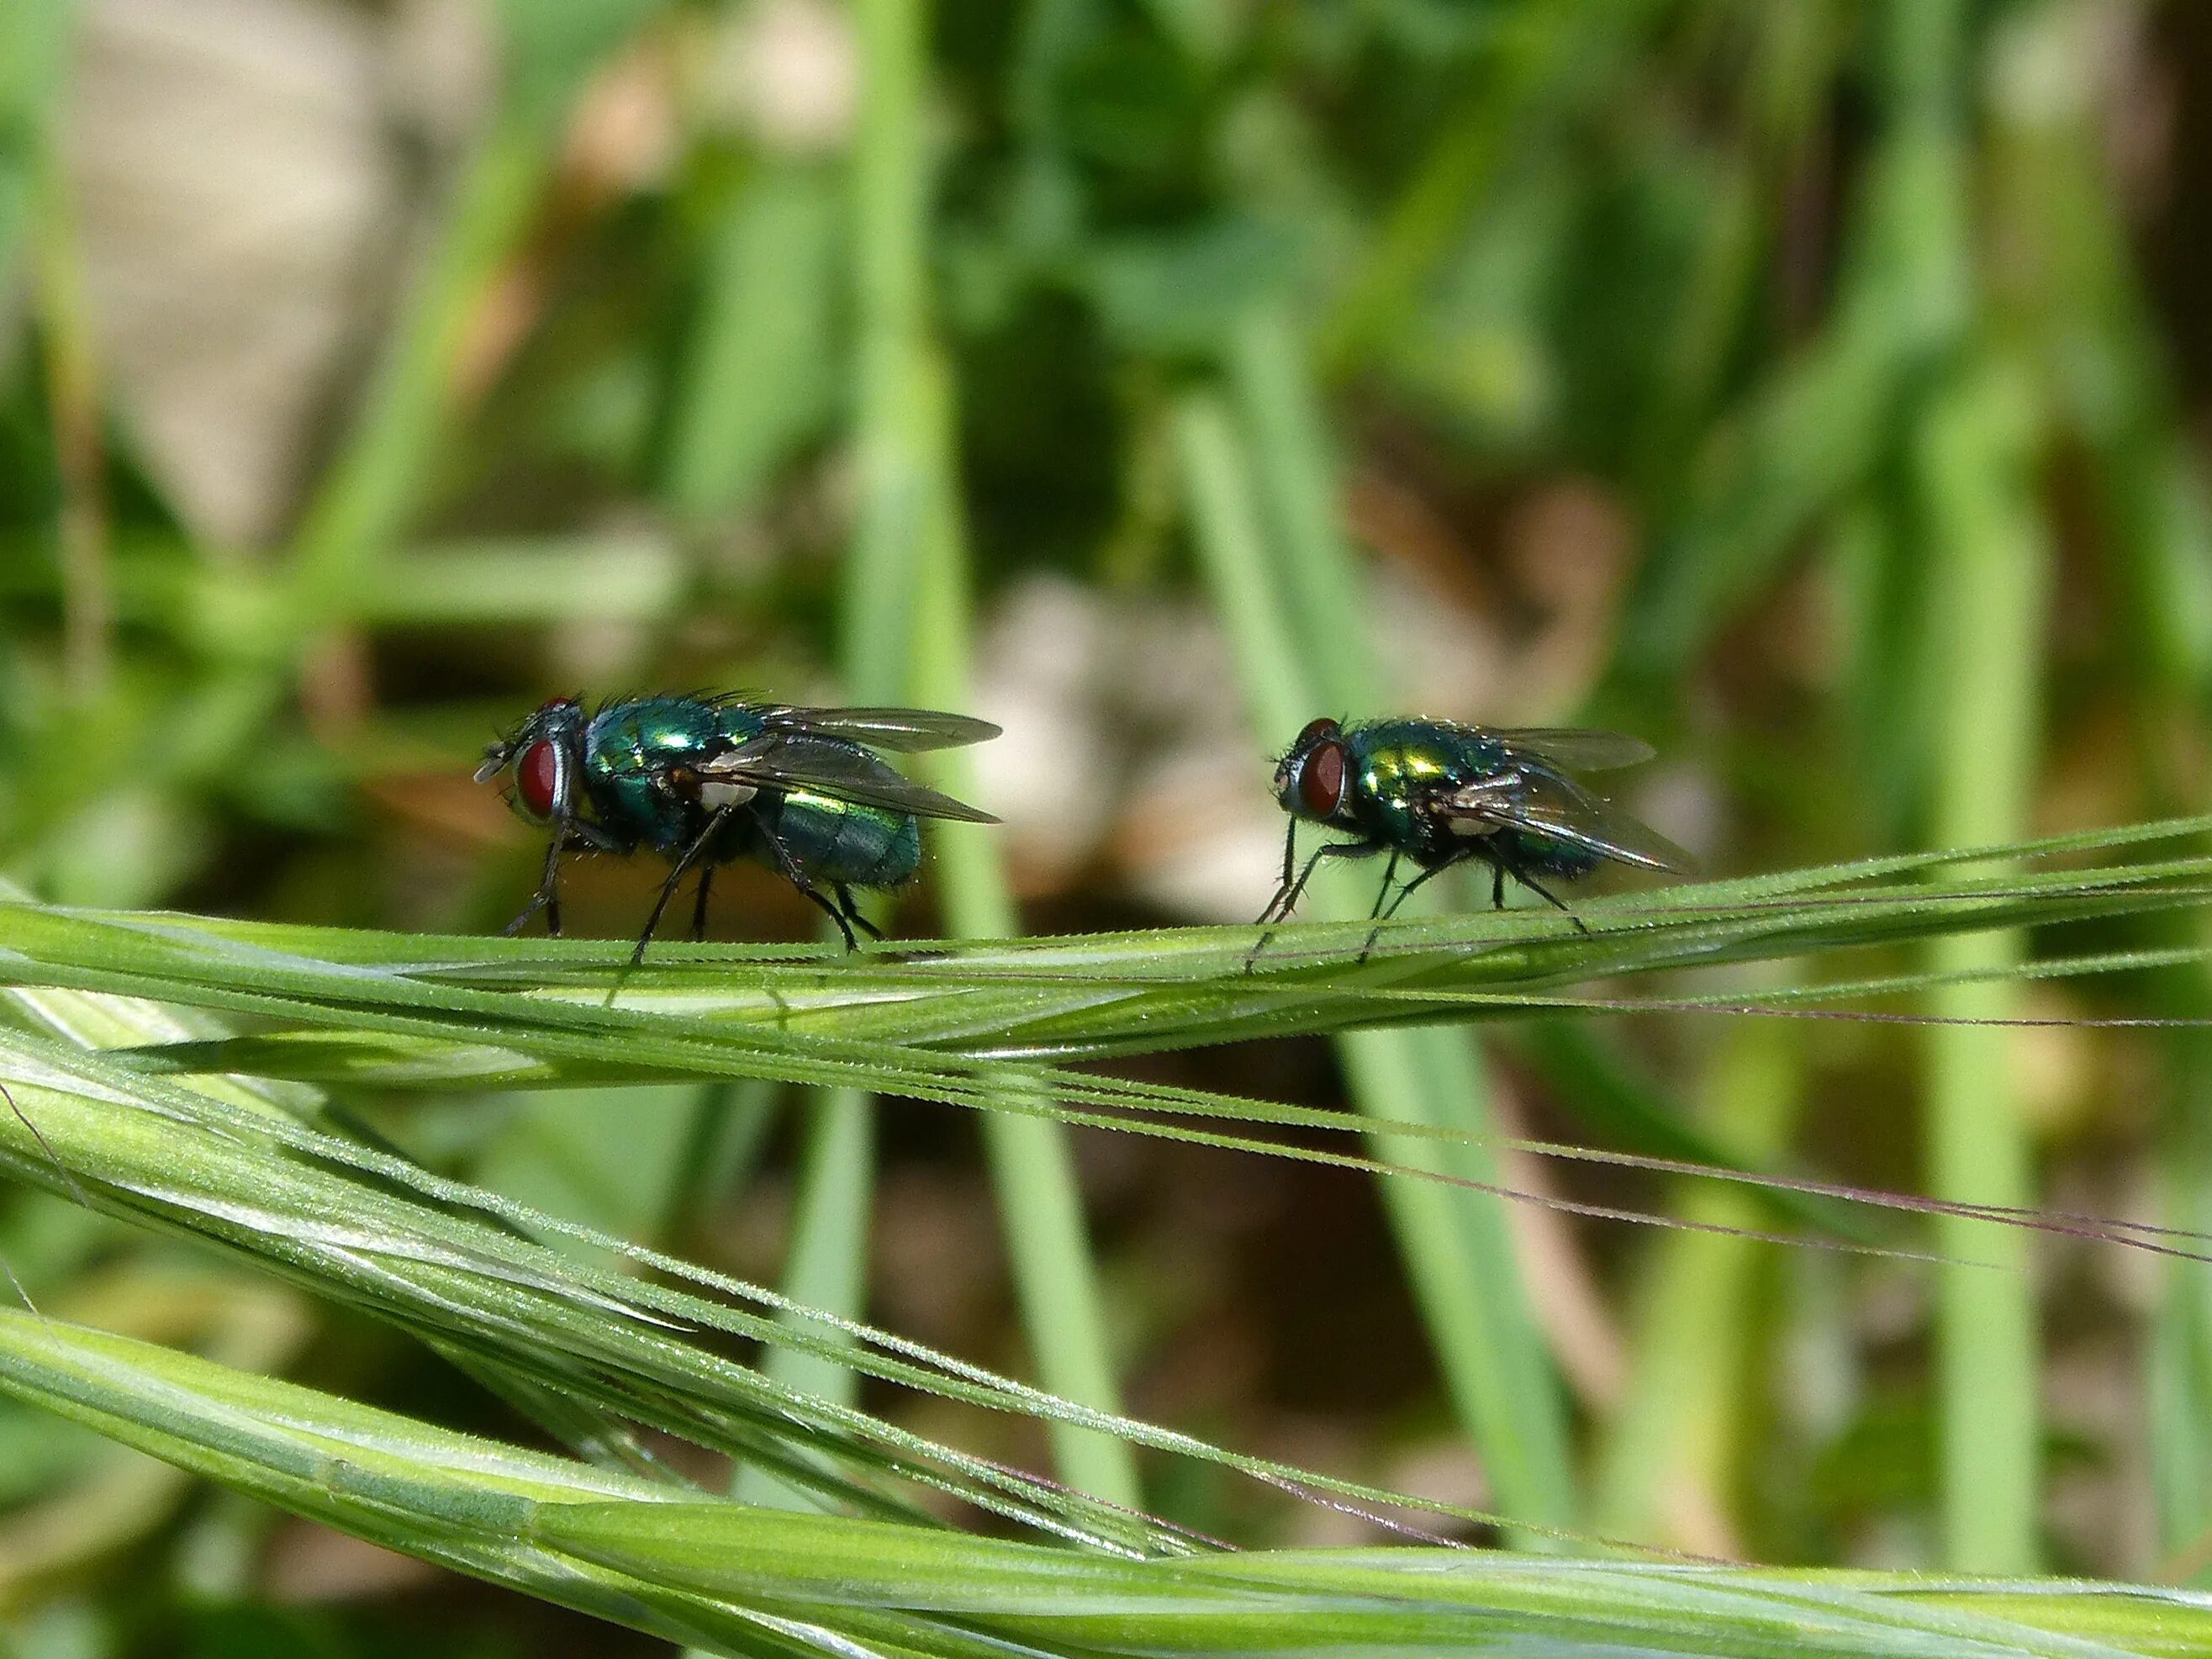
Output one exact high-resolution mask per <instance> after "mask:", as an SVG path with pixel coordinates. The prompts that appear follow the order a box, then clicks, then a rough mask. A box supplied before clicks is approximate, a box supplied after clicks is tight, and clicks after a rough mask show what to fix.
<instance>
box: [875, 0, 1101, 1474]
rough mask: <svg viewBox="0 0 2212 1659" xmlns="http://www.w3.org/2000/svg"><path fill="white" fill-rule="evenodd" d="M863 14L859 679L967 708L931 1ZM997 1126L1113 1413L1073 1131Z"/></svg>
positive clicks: (1067, 1321) (1043, 1309)
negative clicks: (932, 233) (940, 311)
mask: <svg viewBox="0 0 2212 1659" xmlns="http://www.w3.org/2000/svg"><path fill="white" fill-rule="evenodd" d="M855 17H856V20H857V22H858V25H859V30H860V58H861V65H862V74H863V107H862V115H861V120H860V146H859V149H858V152H857V154H856V156H855V159H854V205H855V211H856V214H857V222H856V231H855V252H856V258H857V266H858V272H859V305H860V329H861V341H860V351H861V362H860V397H861V414H860V435H859V443H860V467H861V477H862V491H863V499H862V505H861V511H860V523H859V525H858V526H857V528H856V532H855V536H854V548H853V556H852V562H851V565H850V567H849V568H848V574H847V578H846V581H847V592H846V601H845V602H846V636H845V643H846V647H847V665H846V667H847V678H848V684H850V685H851V686H852V687H853V688H854V691H855V694H856V695H859V696H862V697H863V699H864V700H866V701H875V702H896V701H899V700H902V699H911V700H913V701H915V702H921V703H925V704H929V705H933V706H938V707H944V708H959V707H961V706H962V705H963V703H964V702H966V699H967V694H968V678H969V660H968V659H969V646H968V638H969V616H968V609H969V599H968V594H967V556H966V550H965V542H966V526H965V522H964V517H963V513H962V512H961V509H960V501H959V477H958V467H957V462H956V460H955V457H954V443H955V439H954V433H953V422H952V410H951V389H950V386H949V384H948V381H947V378H946V374H945V367H944V364H943V362H942V361H941V359H940V358H939V356H938V354H937V351H936V349H935V347H934V345H933V325H932V320H931V316H930V304H929V267H928V263H927V260H928V248H927V238H928V219H929V215H928V187H929V186H928V169H927V165H926V162H927V155H928V149H929V137H928V134H927V129H926V126H925V124H924V121H923V110H922V91H923V85H924V81H925V77H926V75H927V61H928V49H927V33H928V22H929V17H930V8H929V7H928V6H927V4H924V3H921V0H863V3H861V4H860V6H859V7H858V8H857V9H856V12H855ZM936 769H937V775H938V776H939V778H940V780H941V781H944V782H945V783H946V784H947V785H948V787H954V788H956V789H957V788H958V787H963V786H962V772H963V765H962V763H961V761H960V759H959V757H957V756H944V757H939V759H938V761H937V763H936ZM933 836H934V838H935V841H936V844H937V846H938V848H939V884H940V887H941V890H942V894H943V903H944V913H945V920H946V922H947V924H948V931H950V932H951V933H954V934H956V935H957V936H961V937H966V938H994V939H998V938H1008V937H1012V935H1013V934H1014V933H1018V931H1019V927H1018V923H1019V918H1018V915H1017V914H1016V911H1015V908H1014V905H1013V902H1012V897H1011V896H1010V895H1009V893H1008V890H1007V887H1006V874H1005V870H1004V866H1003V865H1002V864H1001V863H1000V857H999V854H998V851H997V844H996V842H993V841H990V840H988V839H987V838H986V837H985V836H983V835H981V833H980V832H979V831H977V830H975V829H970V828H966V827H963V826H957V825H939V826H933ZM982 1134H983V1142H984V1150H985V1154H986V1157H987V1160H988V1162H989V1164H990V1168H991V1174H992V1182H993V1188H994V1193H995V1194H996V1196H997V1201H998V1208H999V1214H1000V1224H1001V1225H1002V1227H1003V1228H1004V1230H1005V1233H1006V1247H1007V1256H1008V1261H1009V1262H1010V1265H1011V1267H1012V1273H1013V1279H1014V1286H1015V1291H1016V1295H1017V1298H1018V1302H1019V1304H1020V1307H1021V1312H1022V1319H1023V1323H1024V1328H1025V1330H1026V1332H1027V1334H1028V1336H1029V1340H1030V1349H1031V1351H1032V1352H1033V1354H1034V1355H1035V1358H1036V1364H1037V1369H1038V1372H1039V1375H1040V1376H1042V1378H1043V1380H1044V1383H1045V1385H1046V1387H1047V1388H1048V1389H1050V1390H1051V1391H1053V1392H1054V1393H1055V1394H1058V1395H1062V1396H1063V1397H1066V1398H1068V1399H1073V1400H1075V1401H1080V1402H1081V1403H1083V1404H1085V1405H1087V1406H1091V1407H1097V1408H1098V1409H1102V1410H1109V1411H1110V1410H1113V1409H1115V1402H1116V1401H1117V1400H1118V1399H1119V1389H1118V1388H1117V1387H1116V1385H1115V1379H1114V1371H1113V1366H1112V1364H1111V1361H1110V1359H1109V1345H1108V1341H1107V1338H1106V1331H1105V1316H1104V1310H1103V1304H1102V1301H1101V1298H1100V1296H1099V1292H1098V1288H1097V1270H1096V1267H1095V1266H1094V1264H1093V1262H1092V1261H1091V1248H1090V1243H1089V1239H1088V1237H1086V1235H1085V1229H1084V1224H1083V1213H1082V1203H1081V1197H1080V1194H1079V1190H1078V1188H1077V1185H1076V1181H1075V1171H1074V1164H1073V1158H1072V1157H1071V1155H1070V1153H1069V1150H1068V1146H1067V1141H1066V1129H1065V1128H1064V1127H1062V1126H1061V1125H1060V1124H1058V1123H1056V1122H1053V1121H1048V1120H1047V1119H1045V1118H1042V1117H1038V1116H1026V1117H1024V1116H1019V1115H1011V1114H1007V1113H1000V1112H993V1113H989V1114H987V1115H986V1117H985V1119H984V1123H983V1129H982ZM1052 1440H1053V1446H1054V1458H1055V1462H1056V1463H1057V1465H1058V1467H1059V1468H1060V1472H1061V1474H1062V1476H1063V1477H1064V1478H1065V1479H1066V1480H1068V1481H1069V1482H1070V1483H1071V1484H1073V1485H1075V1486H1079V1487H1081V1488H1082V1489H1084V1490H1085V1491H1088V1492H1093V1493H1095V1494H1097V1495H1098V1496H1101V1497H1104V1498H1108V1499H1109V1501H1111V1502H1115V1503H1121V1504H1129V1505H1134V1504H1136V1503H1137V1502H1138V1501H1139V1483H1138V1479H1137V1470H1136V1463H1135V1460H1134V1458H1133V1456H1132V1455H1130V1452H1129V1449H1128V1448H1127V1446H1126V1445H1124V1444H1122V1443H1120V1442H1118V1441H1115V1440H1113V1439H1111V1438H1110V1437H1103V1436H1099V1435H1097V1434H1093V1433H1090V1432H1088V1431H1081V1430H1076V1429H1072V1428H1069V1427H1068V1426H1066V1425H1053V1429H1052Z"/></svg>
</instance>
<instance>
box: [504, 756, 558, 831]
mask: <svg viewBox="0 0 2212 1659" xmlns="http://www.w3.org/2000/svg"><path fill="white" fill-rule="evenodd" d="M514 788H515V794H516V797H517V799H520V802H521V804H522V810H523V811H524V812H526V813H527V814H528V815H529V817H531V818H532V819H533V820H534V821H535V822H537V823H550V822H551V821H552V817H553V807H554V804H555V801H556V799H558V797H559V794H560V791H561V757H560V756H559V755H558V754H557V753H556V752H555V750H554V748H553V745H552V744H551V743H550V741H548V740H547V739H545V738H539V739H538V741H537V742H536V743H533V744H531V745H530V747H529V748H527V749H526V750H523V751H522V758H521V759H520V760H519V761H517V762H516V763H514Z"/></svg>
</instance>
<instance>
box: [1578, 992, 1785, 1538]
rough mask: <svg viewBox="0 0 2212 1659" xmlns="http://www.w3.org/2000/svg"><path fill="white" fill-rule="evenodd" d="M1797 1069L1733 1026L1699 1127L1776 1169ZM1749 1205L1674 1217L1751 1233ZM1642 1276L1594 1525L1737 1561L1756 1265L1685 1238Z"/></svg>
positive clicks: (1659, 1252) (1689, 1200) (1705, 1198)
mask: <svg viewBox="0 0 2212 1659" xmlns="http://www.w3.org/2000/svg"><path fill="white" fill-rule="evenodd" d="M1800 1070H1801V1064H1800V1057H1799V1054H1798V1051H1797V1050H1796V1048H1795V1047H1794V1045H1793V1043H1792V1042H1791V1039H1790V1036H1789V1034H1788V1033H1786V1032H1783V1031H1780V1030H1777V1029H1776V1028H1774V1027H1772V1026H1769V1025H1760V1024H1744V1025H1739V1026H1736V1027H1734V1028H1732V1029H1731V1030H1729V1031H1728V1032H1727V1033H1725V1034H1724V1035H1723V1036H1722V1037H1721V1039H1720V1047H1719V1050H1718V1052H1717V1054H1715V1055H1714V1057H1713V1059H1712V1060H1711V1065H1710V1067H1709V1072H1708V1082H1707V1085H1706V1091H1705V1112H1704V1114H1703V1115H1704V1116H1705V1118H1706V1119H1707V1120H1708V1121H1709V1123H1710V1127H1711V1130H1712V1131H1713V1133H1717V1134H1719V1135H1723V1136H1725V1137H1726V1138H1727V1139H1728V1140H1729V1143H1730V1144H1731V1145H1735V1146H1743V1147H1745V1148H1746V1149H1747V1150H1748V1151H1749V1152H1751V1153H1752V1154H1753V1156H1755V1157H1760V1158H1771V1157H1773V1156H1775V1155H1776V1154H1778V1152H1780V1151H1781V1149H1782V1147H1783V1146H1784V1143H1785V1142H1786V1140H1787V1139H1788V1131H1787V1127H1786V1121H1787V1119H1788V1118H1789V1117H1790V1115H1793V1114H1794V1112H1795V1110H1796V1096H1797V1093H1798V1091H1799V1088H1800V1086H1801V1079H1800V1077H1799V1073H1800ZM1669 1207H1670V1208H1675V1207H1679V1208H1680V1211H1681V1212H1682V1213H1684V1214H1686V1215H1688V1216H1691V1217H1693V1218H1699V1219H1702V1220H1708V1221H1714V1222H1718V1223H1720V1224H1722V1225H1733V1226H1745V1225H1753V1222H1754V1220H1755V1218H1756V1213H1757V1212H1756V1211H1755V1210H1753V1208H1752V1206H1750V1205H1749V1204H1748V1203H1747V1194H1742V1193H1740V1192H1733V1191H1723V1190H1716V1189H1713V1188H1695V1189H1692V1190H1691V1191H1689V1192H1688V1193H1686V1194H1684V1196H1683V1198H1682V1200H1681V1202H1680V1205H1679V1206H1669ZM1757 1266H1758V1258H1757V1256H1756V1255H1755V1253H1754V1251H1753V1247H1752V1246H1751V1245H1750V1244H1749V1243H1747V1241H1745V1240H1743V1239H1740V1238H1729V1237H1723V1236H1720V1235H1717V1234H1711V1233H1688V1232H1685V1233H1675V1234H1670V1235H1668V1237H1665V1238H1663V1239H1661V1240H1659V1241H1657V1242H1656V1243H1654V1244H1653V1246H1652V1248H1651V1255H1650V1260H1649V1261H1646V1262H1645V1263H1644V1267H1645V1269H1646V1273H1645V1276H1644V1278H1643V1279H1641V1280H1640V1285H1641V1288H1640V1290H1639V1291H1638V1294H1637V1295H1636V1297H1634V1305H1635V1306H1636V1308H1637V1310H1638V1330H1637V1333H1636V1338H1635V1358H1634V1361H1633V1364H1632V1369H1631V1374H1630V1377H1629V1385H1628V1394H1627V1397H1626V1399H1625V1400H1624V1401H1623V1402H1622V1404H1621V1406H1620V1410H1619V1411H1618V1412H1616V1413H1614V1415H1613V1420H1612V1422H1611V1423H1610V1424H1609V1425H1607V1432H1606V1435H1605V1438H1604V1442H1603V1444H1602V1446H1601V1449H1600V1452H1599V1455H1598V1458H1597V1474H1596V1477H1595V1491H1596V1498H1595V1503H1594V1504H1593V1510H1594V1512H1595V1515H1596V1516H1597V1517H1598V1520H1597V1525H1598V1527H1599V1528H1600V1529H1601V1530H1602V1531H1604V1532H1605V1533H1607V1534H1610V1535H1614V1536H1619V1537H1623V1538H1636V1539H1642V1540H1646V1541H1650V1542H1653V1543H1662V1544H1667V1545H1670V1546H1672V1547H1676V1548H1680V1549H1687V1550H1694V1551H1696V1552H1698V1553H1701V1554H1708V1555H1723V1556H1735V1555H1741V1553H1743V1551H1742V1546H1741V1541H1740V1540H1739V1539H1738V1538H1737V1536H1736V1534H1735V1528H1734V1526H1733V1524H1732V1522H1731V1521H1730V1516H1731V1514H1732V1511H1733V1510H1734V1502H1733V1499H1734V1496H1735V1482H1736V1480H1737V1478H1738V1476H1740V1475H1741V1474H1742V1473H1743V1472H1744V1470H1743V1465H1742V1459H1743V1457H1744V1455H1745V1453H1746V1451H1747V1447H1746V1445H1745V1444H1744V1443H1743V1437H1742V1434H1741V1427H1740V1425H1741V1423H1742V1421H1743V1418H1744V1414H1745V1412H1746V1410H1747V1406H1748V1403H1749V1402H1748V1401H1747V1398H1746V1393H1747V1382H1748V1379H1749V1375H1750V1370H1749V1366H1750V1360H1751V1343H1752V1341H1753V1332H1752V1329H1751V1321H1752V1317H1753V1297H1752V1289H1753V1273H1755V1271H1756V1269H1757Z"/></svg>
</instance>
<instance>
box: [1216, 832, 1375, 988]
mask: <svg viewBox="0 0 2212 1659" xmlns="http://www.w3.org/2000/svg"><path fill="white" fill-rule="evenodd" d="M1387 851H1389V848H1385V847H1384V846H1383V844H1382V843H1381V842H1371V841H1331V842H1322V844H1321V845H1320V846H1319V847H1316V848H1314V851H1313V856H1312V857H1310V858H1309V859H1308V860H1306V867H1305V868H1304V869H1303V870H1301V871H1299V872H1298V878H1297V880H1296V881H1295V882H1293V883H1291V891H1290V898H1289V902H1287V903H1285V904H1284V905H1283V906H1282V907H1281V908H1279V909H1276V911H1275V914H1274V916H1273V920H1274V921H1278V922H1280V921H1288V920H1289V918H1290V914H1291V908H1293V907H1294V906H1295V905H1296V904H1297V902H1298V899H1299V896H1301V895H1302V894H1304V891H1305V890H1306V884H1307V883H1308V882H1310V881H1311V880H1312V879H1313V873H1314V872H1315V871H1316V869H1318V868H1320V867H1321V861H1322V860H1323V859H1371V858H1373V857H1374V856H1375V855H1376V854H1378V853H1383V852H1387ZM1394 856H1395V854H1394ZM1271 908H1272V907H1271ZM1260 920H1261V925H1262V926H1263V927H1265V926H1266V924H1267V921H1269V920H1270V919H1269V918H1268V917H1266V916H1262V917H1261V919H1260ZM1274 936H1275V930H1274V929H1273V927H1267V931H1266V932H1264V933H1261V935H1260V937H1259V938H1258V939H1255V940H1253V941H1252V948H1251V949H1250V950H1249V951H1246V952H1245V953H1244V971H1245V972H1246V973H1248V974H1249V973H1250V972H1251V971H1252V970H1253V969H1254V966H1255V964H1256V963H1258V962H1259V960H1260V953H1261V951H1264V950H1266V949H1267V941H1268V940H1269V939H1273V938H1274Z"/></svg>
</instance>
